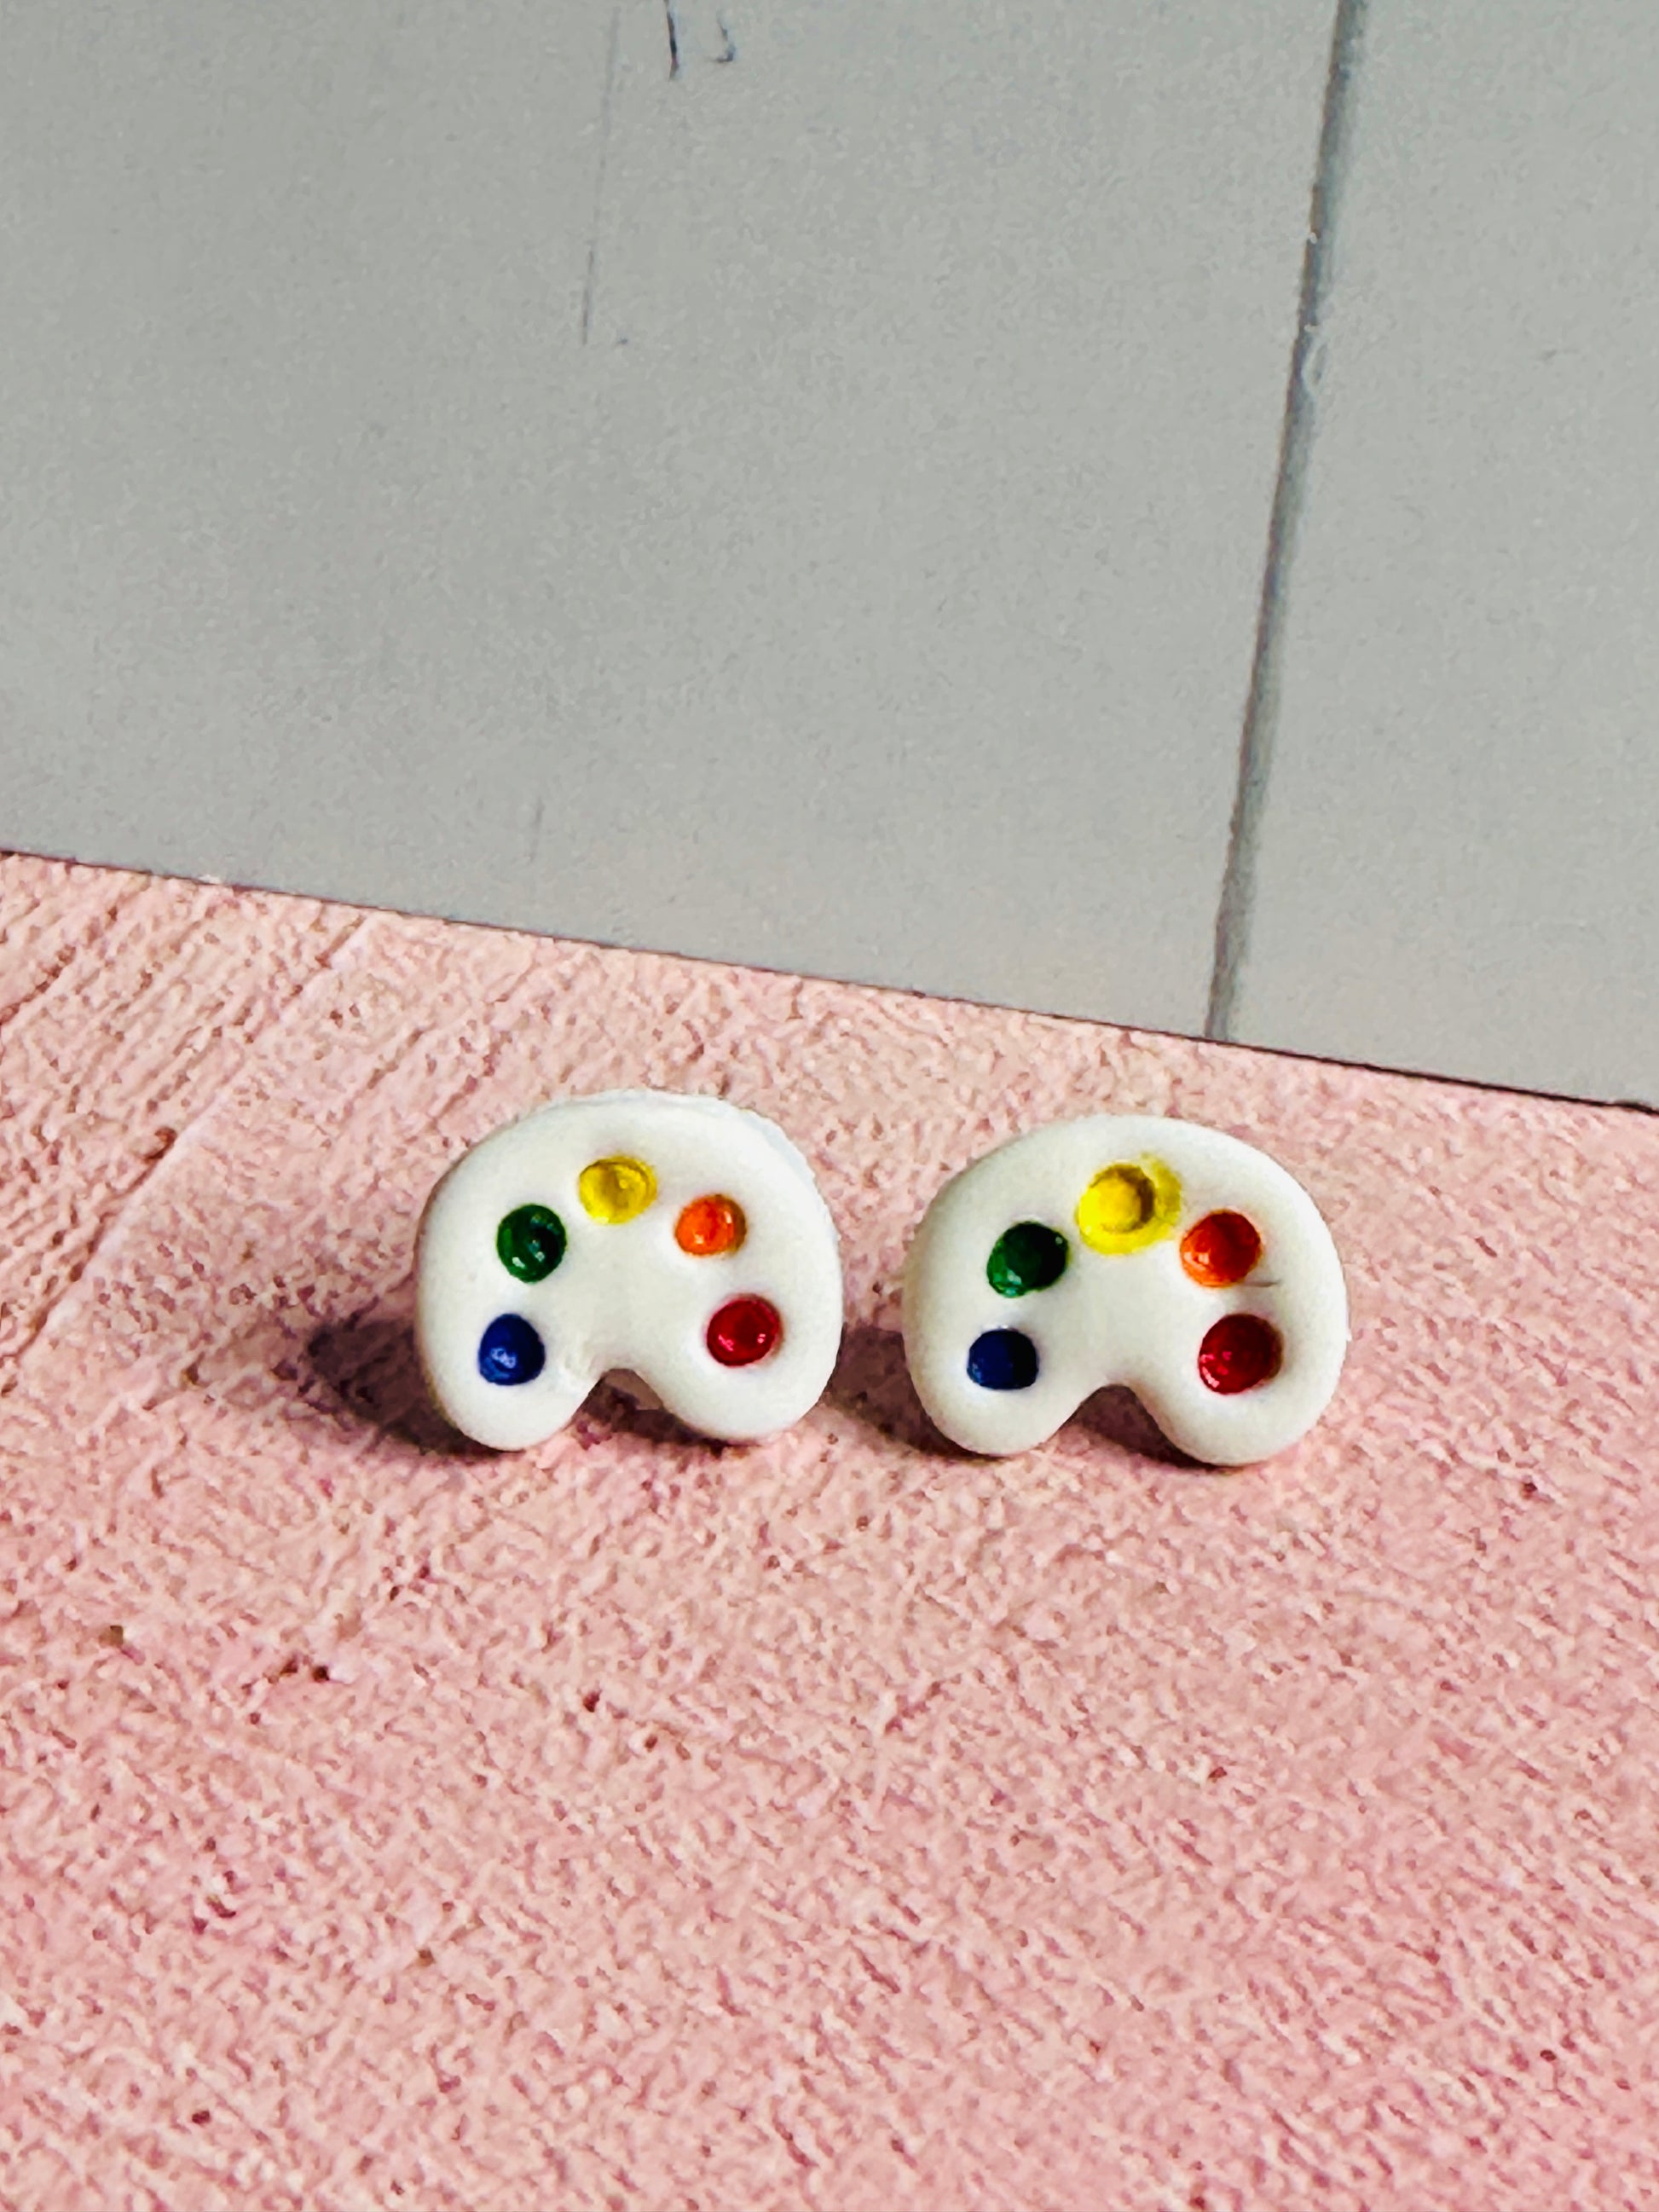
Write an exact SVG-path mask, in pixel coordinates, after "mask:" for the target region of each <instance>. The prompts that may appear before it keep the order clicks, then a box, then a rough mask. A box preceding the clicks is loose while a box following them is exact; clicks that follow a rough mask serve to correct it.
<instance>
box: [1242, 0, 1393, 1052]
mask: <svg viewBox="0 0 1659 2212" xmlns="http://www.w3.org/2000/svg"><path fill="white" fill-rule="evenodd" d="M1368 4H1369V0H1337V9H1336V20H1335V23H1334V27H1333V29H1332V33H1331V59H1330V68H1329V70H1328V73H1327V75H1326V79H1325V108H1324V114H1323V117H1322V120H1321V123H1320V130H1319V154H1318V157H1317V159H1316V162H1315V165H1314V185H1313V200H1312V204H1311V206H1310V210H1309V214H1308V240H1307V244H1306V246H1304V249H1303V253H1302V289H1301V294H1300V297H1299V299H1298V301H1297V325H1296V343H1295V345H1294V346H1293V348H1292V349H1291V373H1290V379H1289V381H1288V383H1287V385H1286V387H1285V420H1284V426H1283V428H1282V429H1281V430H1280V433H1279V476H1278V481H1277V482H1276V483H1275V484H1274V486H1273V513H1272V515H1271V517H1270V519H1269V520H1268V524H1267V560H1266V562H1265V564H1264V565H1263V568H1262V572H1261V602H1260V604H1259V605H1258V607H1257V611H1256V624H1255V653H1254V656H1253V658H1252V659H1251V663H1250V688H1249V694H1248V696H1247V697H1246V700H1245V703H1244V720H1243V728H1242V730H1241V732H1240V733H1239V741H1238V784H1237V790H1236V791H1235V793H1234V795H1233V812H1232V821H1231V825H1230V827H1229V829H1228V836H1227V859H1226V863H1225V867H1224V868H1223V870H1222V877H1221V896H1220V900H1219V902H1218V906H1217V908H1216V920H1215V965H1214V967H1213V969H1212V972H1211V976H1210V1004H1209V1009H1208V1012H1207V1013H1206V1017H1205V1022H1204V1034H1205V1036H1206V1037H1211V1038H1214V1039H1216V1040H1218V1041H1220V1042H1226V1041H1228V1040H1230V1039H1231V1037H1232V1035H1233V1025H1234V1022H1235V1020H1236V1018H1237V1012H1238V997H1239V990H1240V986H1241V982H1242V980H1243V971H1244V963H1245V960H1246V958H1247V957H1248V955H1249V943H1250V921H1251V916H1252V912H1253V909H1254V907H1255V871H1256V860H1257V855H1258V853H1259V851H1260V848H1261V825H1262V821H1263V817H1264V816H1265V814H1266V811H1267V779H1268V775H1269V772H1270V770H1271V769H1272V766H1273V738H1274V736H1275V734H1276V731H1277V726H1278V721H1279V665H1280V658H1281V654H1282V652H1283V635H1284V615H1285V592H1286V587H1287V585H1288V582H1289V579H1290V572H1291V559H1292V556H1294V553H1295V550H1296V538H1297V526H1298V525H1299V524H1300V522H1301V520H1302V510H1303V507H1304V504H1305V503H1306V500H1307V490H1308V465H1309V461H1310V457H1311V454H1312V451H1313V441H1314V429H1315V411H1316V410H1315V401H1314V391H1313V377H1312V374H1311V369H1312V356H1313V349H1314V346H1315V343H1316V340H1317V338H1318V337H1319V331H1320V324H1321V320H1322V317H1323V315H1324V312H1325V307H1326V302H1327V299H1328V294H1329V290H1330V282H1331V273H1332V258H1333V256H1332V234H1333V232H1334V228H1335V223H1336V216H1337V211H1338V207H1339V204H1340V195H1341V191H1342V187H1343V185H1344V184H1345V183H1346V178H1347V171H1348V157H1349V153H1350V150H1351V139H1352V112H1353V105H1354V87H1355V84H1356V82H1357V80H1358V73H1359V52H1360V44H1361V40H1362V39H1363V36H1364V24H1365V11H1366V8H1367V6H1368Z"/></svg>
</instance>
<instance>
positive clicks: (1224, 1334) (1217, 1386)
mask: <svg viewBox="0 0 1659 2212" xmlns="http://www.w3.org/2000/svg"><path fill="white" fill-rule="evenodd" d="M1283 1354H1284V1347H1283V1346H1281V1345H1280V1343H1279V1331H1278V1330H1277V1329H1276V1328H1274V1327H1273V1324H1272V1322H1265V1321H1263V1320H1262V1318H1261V1315H1260V1314H1248V1313H1236V1314H1224V1315H1223V1316H1222V1318H1221V1319H1220V1320H1219V1321H1218V1322H1216V1324H1215V1326H1214V1327H1213V1328H1210V1329H1207V1330H1206V1332H1205V1336H1204V1341H1203V1343H1202V1344H1201V1345H1200V1346H1199V1348H1198V1378H1199V1380H1200V1383H1203V1385H1204V1387H1205V1389H1206V1390H1218V1391H1219V1392H1220V1394H1221V1395H1222V1396H1223V1397H1224V1398H1231V1397H1236V1396H1237V1394H1238V1392H1239V1391H1241V1390H1254V1389H1255V1387H1256V1385H1257V1384H1258V1383H1269V1382H1271V1381H1272V1380H1273V1376H1275V1375H1277V1374H1278V1372H1279V1361H1280V1359H1281V1358H1282V1357H1283Z"/></svg>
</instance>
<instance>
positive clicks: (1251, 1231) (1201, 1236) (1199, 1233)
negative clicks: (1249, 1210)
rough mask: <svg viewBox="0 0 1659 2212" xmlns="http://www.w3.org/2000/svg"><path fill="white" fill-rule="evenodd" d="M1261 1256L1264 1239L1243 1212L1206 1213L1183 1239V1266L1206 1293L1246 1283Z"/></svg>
mask: <svg viewBox="0 0 1659 2212" xmlns="http://www.w3.org/2000/svg"><path fill="white" fill-rule="evenodd" d="M1260 1258H1261V1235H1260V1232H1259V1231H1257V1229H1256V1227H1255V1223H1254V1222H1250V1221H1247V1220H1246V1219H1245V1218H1244V1216H1243V1214H1242V1213H1206V1215H1205V1217H1204V1218H1203V1219H1202V1221H1195V1222H1194V1224H1193V1225H1192V1227H1191V1228H1190V1229H1189V1230H1188V1231H1187V1234H1186V1235H1185V1236H1184V1237H1182V1240H1181V1264H1182V1267H1184V1268H1185V1269H1186V1270H1187V1273H1188V1274H1189V1275H1190V1276H1191V1277H1192V1279H1193V1280H1194V1282H1195V1283H1201V1284H1202V1285H1203V1286H1204V1288H1205V1289H1206V1291H1225V1289H1226V1288H1227V1287H1228V1285H1230V1284H1232V1283H1242V1282H1243V1279H1244V1278H1245V1276H1246V1275H1248V1274H1249V1272H1250V1270H1251V1268H1252V1267H1255V1263H1256V1261H1258V1260H1259V1259H1260Z"/></svg>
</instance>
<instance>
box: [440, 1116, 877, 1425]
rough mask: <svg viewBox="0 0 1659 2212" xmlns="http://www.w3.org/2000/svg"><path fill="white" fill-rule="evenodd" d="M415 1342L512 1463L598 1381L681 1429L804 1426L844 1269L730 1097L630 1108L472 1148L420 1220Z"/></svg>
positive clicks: (826, 1358) (817, 1219)
mask: <svg viewBox="0 0 1659 2212" xmlns="http://www.w3.org/2000/svg"><path fill="white" fill-rule="evenodd" d="M416 1275H417V1290H416V1337H417V1340H418V1342H419V1346H420V1353H421V1360H422V1365H423V1366H424V1368H425V1370H426V1375H427V1380H428V1384H429V1386H430V1388H431V1390H432V1395H433V1396H434V1397H435V1400H436V1401H437V1403H438V1405H439V1407H440V1408H441V1411H442V1412H443V1413H445V1414H446V1415H447V1418H448V1419H450V1420H451V1421H453V1423H454V1425H455V1426H456V1427H457V1428H458V1429H459V1430H461V1431H463V1433H464V1434H465V1435H466V1436H469V1437H473V1438H474V1439H476V1441H477V1442H478V1443H484V1444H489V1445H493V1446H495V1447H496V1448H497V1449H509V1450H510V1449H514V1448H516V1447H519V1446H522V1445H527V1444H535V1443H541V1442H542V1441H543V1440H544V1438H545V1437H550V1436H551V1435H553V1434H554V1432H555V1431H556V1430H559V1429H562V1427H563V1426H564V1425H565V1424H566V1422H567V1421H568V1420H569V1419H570V1417H571V1416H572V1414H573V1413H574V1412H575V1411H576V1409H577V1407H579V1406H580V1404H581V1402H582V1401H583V1400H584V1399H585V1398H586V1396H587V1395H588V1393H589V1391H591V1390H592V1388H593V1386H594V1385H595V1383H598V1382H599V1379H600V1377H601V1376H604V1375H606V1374H608V1373H612V1372H618V1373H621V1374H623V1375H626V1376H637V1377H639V1378H641V1380H642V1381H643V1382H644V1383H645V1384H646V1386H647V1389H648V1390H649V1391H650V1392H651V1393H653V1394H654V1395H655V1397H656V1398H657V1399H658V1400H659V1401H660V1402H661V1403H662V1404H663V1405H664V1406H665V1407H666V1408H667V1409H668V1411H669V1412H670V1413H673V1414H675V1415H676V1416H677V1417H678V1419H680V1420H682V1421H684V1423H685V1424H686V1425H687V1426H688V1427H689V1428H692V1429H696V1430H698V1431H701V1432H702V1433H703V1434H704V1435H707V1436H711V1437H723V1438H726V1439H728V1440H732V1441H737V1440H742V1439H747V1438H750V1437H763V1436H768V1435H769V1434H771V1433H772V1432H773V1431H775V1430H778V1429H785V1428H788V1427H790V1426H791V1425H793V1423H794V1422H796V1421H798V1420H799V1419H800V1418H801V1416H802V1415H803V1414H804V1413H806V1412H807V1411H808V1410H809V1409H810V1408H811V1407H812V1406H814V1405H815V1404H816V1403H817V1401H818V1399H819V1398H820V1397H821V1396H822V1395H823V1389H824V1385H825V1384H826V1383H828V1381H829V1375H830V1370H831V1369H832V1368H833V1367H834V1365H835V1363H836V1352H837V1351H838V1349H839V1347H840V1344H841V1326H842V1280H841V1255H840V1250H839V1247H838V1244H837V1242H836V1230H835V1224H834V1223H833V1222H832V1221H831V1219H830V1218H829V1208H828V1207H827V1206H825V1205H824V1202H823V1198H822V1197H821V1196H820V1194H819V1192H818V1188H817V1183H816V1182H814V1180H813V1177H812V1171H811V1169H810V1168H809V1167H808V1166H807V1164H806V1162H805V1159H803V1158H802V1157H801V1155H800V1153H799V1152H797V1151H796V1149H795V1147H794V1146H793V1145H792V1144H791V1143H790V1141H789V1139H787V1137H786V1136H785V1135H784V1134H783V1133H782V1131H781V1129H778V1128H776V1127H775V1126H774V1125H773V1124H772V1123H771V1122H770V1121H765V1120H763V1117H762V1116H761V1115H758V1114H750V1113H745V1112H744V1111H742V1110H741V1109H738V1108H737V1107H734V1106H728V1105H726V1104H725V1103H723V1102H722V1101H720V1099H717V1098H695V1097H679V1096H676V1095H671V1094H670V1093H667V1092H664V1091H611V1092H608V1093H605V1094H603V1095H601V1096H599V1097H590V1098H577V1099H571V1100H568V1101H566V1102H564V1103H561V1104H558V1105H554V1106H548V1107H545V1108H544V1109H542V1111H541V1112H539V1113H537V1114H532V1115H530V1116H529V1117H528V1119H527V1120H525V1121H518V1122H515V1123H513V1125H512V1126H511V1127H508V1128H505V1129H501V1130H498V1131H497V1132H496V1133H495V1135H494V1136H491V1137H487V1138H485V1139H484V1140H483V1143H482V1144H479V1145H476V1146H474V1147H473V1148H472V1150H471V1152H468V1153H466V1154H465V1157H464V1158H462V1159H460V1160H459V1161H458V1162H457V1163H456V1164H455V1165H454V1166H453V1168H451V1170H449V1172H448V1174H447V1175H446V1176H445V1177H444V1178H443V1180H442V1182H441V1183H440V1184H439V1185H438V1187H437V1188H436V1189H435V1191H434V1193H433V1194H432V1197H431V1199H430V1200H429V1201H428V1205H427V1208H426V1212H425V1214H424V1216H423V1217H422V1222H421V1229H420V1238H419V1250H418V1261H417V1268H416Z"/></svg>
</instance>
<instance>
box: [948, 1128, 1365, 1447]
mask: <svg viewBox="0 0 1659 2212" xmlns="http://www.w3.org/2000/svg"><path fill="white" fill-rule="evenodd" d="M1347 1338H1348V1310H1347V1294H1346V1289H1345V1286H1344V1284H1343V1280H1342V1267H1341V1263H1340V1261H1339V1259H1338V1257H1337V1253H1336V1247H1335V1245H1334V1243H1333V1242H1332V1239H1331V1233H1330V1231H1329V1230H1328V1228H1327V1227H1326V1225H1325V1222H1324V1220H1323V1218H1322V1216H1321V1214H1320V1212H1319V1209H1318V1207H1317V1206H1316V1205H1315V1204H1314V1202H1313V1200H1312V1199H1311V1198H1310V1197H1309V1195H1308V1194H1307V1192H1306V1191H1305V1190H1304V1189H1303V1188H1302V1186H1301V1185H1300V1183H1298V1182H1297V1181H1296V1179H1295V1178H1294V1176H1291V1175H1290V1174H1289V1173H1287V1172H1286V1170H1285V1169H1284V1168H1282V1167H1280V1166H1279V1164H1278V1162H1277V1161H1275V1160H1272V1159H1269V1158H1268V1157H1267V1154H1266V1153H1265V1152H1258V1151H1256V1149H1255V1146H1251V1145H1247V1144H1243V1143H1242V1142H1241V1141H1240V1140H1239V1139H1237V1138H1236V1137H1230V1136H1227V1135H1225V1134H1224V1133H1223V1132H1222V1131H1220V1130H1218V1129H1209V1128H1205V1127H1201V1126H1200V1124H1199V1123H1197V1122H1194V1121H1174V1120H1170V1119H1168V1118H1164V1117H1162V1116H1157V1115H1127V1116H1126V1115H1106V1114H1103V1115H1091V1116H1089V1117H1087V1118H1085V1119H1083V1120H1081V1121H1060V1122H1055V1123H1053V1124H1051V1125H1050V1126H1049V1127H1047V1128H1042V1129H1038V1130H1035V1131H1033V1132H1032V1133H1030V1135H1027V1136H1024V1137H1018V1138H1016V1139H1013V1140H1012V1142H1011V1143H1009V1144H1006V1145H1003V1146H1000V1147H999V1148H998V1149H997V1150H996V1151H995V1152H988V1153H987V1154H986V1155H985V1157H984V1158H982V1159H980V1160H977V1161H975V1163H974V1164H973V1165H972V1166H971V1167H969V1168H967V1169H965V1170H963V1172H962V1173H961V1174H960V1175H958V1176H956V1177H954V1178H953V1180H952V1181H951V1182H948V1183H946V1184H945V1188H943V1189H942V1190H941V1191H940V1192H939V1194H938V1195H937V1197H936V1198H935V1199H934V1200H933V1204H932V1205H931V1206H929V1207H928V1209H927V1213H926V1215H925V1216H924V1217H923V1219H922V1222H921V1227H920V1228H919V1229H918V1230H917V1231H916V1235H915V1241H914V1243H912V1245H911V1248H910V1252H909V1255H908V1260H907V1261H906V1266H905V1276H904V1344H905V1353H906V1357H907V1358H908V1361H909V1365H910V1373H911V1376H912V1378H913V1380H914V1381H915V1387H916V1390H917V1392H918V1394H919V1395H920V1396H921V1401H922V1404H923V1405H924V1406H925V1407H926V1408H927V1412H928V1413H929V1415H930V1416H931V1417H932V1419H933V1422H934V1423H935V1425H937V1426H938V1427H939V1428H940V1429H941V1430H943V1431H944V1432H945V1435H946V1436H947V1437H950V1438H951V1441H952V1442H953V1443H957V1444H960V1445H963V1447H964V1448H965V1449H968V1450H969V1451H975V1452H981V1453H985V1454H987V1455H1002V1454H1006V1453H1009V1452H1018V1451H1025V1450H1029V1449H1030V1448H1031V1447H1032V1446H1034V1445H1036V1444H1039V1443H1043V1442H1044V1441H1045V1440H1046V1439H1047V1438H1048V1437H1051V1436H1053V1434H1054V1431H1056V1430H1057V1429H1058V1428H1059V1427H1060V1425H1061V1424H1062V1423H1063V1422H1065V1421H1066V1420H1067V1419H1069V1418H1070V1416H1071V1415H1072V1414H1073V1413H1075V1412H1076V1411H1077V1408H1078V1407H1079V1406H1080V1405H1081V1404H1082V1402H1083V1401H1084V1400H1085V1398H1086V1397H1088V1396H1089V1395H1090V1394H1091V1392H1092V1391H1095V1390H1097V1389H1102V1388H1103V1387H1104V1386H1106V1385H1108V1384H1113V1383H1119V1384H1123V1385H1127V1388H1128V1389H1131V1390H1133V1392H1134V1394H1135V1395H1136V1396H1137V1397H1138V1398H1139V1400H1140V1401H1141V1403H1142V1404H1143V1405H1144V1406H1145V1407H1146V1410H1147V1412H1148V1413H1151V1415H1152V1418H1153V1419H1154V1420H1155V1421H1156V1422H1157V1423H1158V1426H1159V1428H1161V1429H1162V1430H1163V1431H1164V1435H1165V1436H1166V1437H1168V1438H1169V1439H1170V1443H1173V1444H1174V1445H1176V1448H1177V1449H1179V1450H1181V1451H1183V1452H1185V1453H1187V1454H1188V1455H1189V1456H1190V1457H1191V1458H1193V1459H1196V1460H1201V1461H1203V1462H1206V1464H1208V1465H1211V1466H1216V1467H1240V1466H1246V1465H1249V1464H1251V1463H1253V1462H1256V1461H1259V1460H1264V1459H1270V1458H1272V1457H1273V1455H1274V1454H1275V1453H1278V1452H1281V1451H1284V1450H1285V1449H1288V1448H1289V1447H1290V1446H1291V1444H1293V1443H1296V1441H1297V1438H1298V1437H1302V1436H1303V1435H1304V1434H1305V1433H1306V1431H1308V1430H1309V1429H1310V1427H1311V1426H1312V1425H1313V1424H1314V1422H1315V1421H1316V1420H1317V1419H1318V1418H1319V1416H1320V1414H1321V1413H1322V1412H1323V1411H1324V1409H1325V1407H1326V1406H1327V1405H1328V1402H1329V1401H1330V1398H1331V1395H1332V1393H1333V1391H1334V1389H1335V1388H1336V1383H1337V1378H1338V1376H1340V1373H1341V1370H1342V1361H1343V1357H1344V1354H1345V1352H1346V1346H1347Z"/></svg>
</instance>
